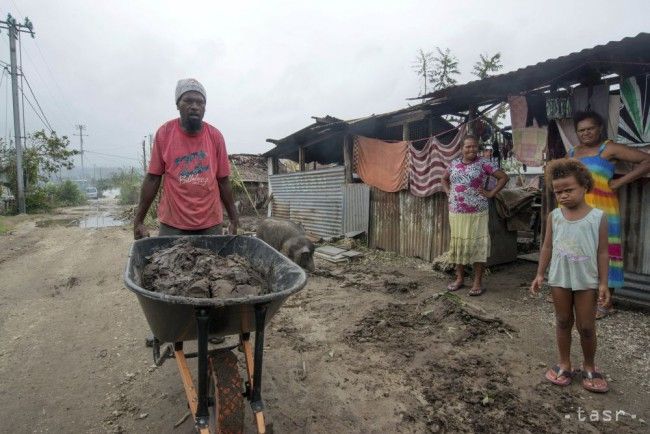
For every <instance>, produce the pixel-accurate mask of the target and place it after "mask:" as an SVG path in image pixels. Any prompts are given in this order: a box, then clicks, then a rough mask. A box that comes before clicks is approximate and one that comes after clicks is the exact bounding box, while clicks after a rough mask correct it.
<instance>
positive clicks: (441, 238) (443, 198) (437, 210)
mask: <svg viewBox="0 0 650 434" xmlns="http://www.w3.org/2000/svg"><path fill="white" fill-rule="evenodd" d="M430 199H431V208H432V212H433V213H432V217H431V224H432V226H433V228H432V231H431V233H432V237H431V260H434V259H435V258H436V257H438V256H440V255H442V254H443V253H444V252H446V251H447V250H448V249H449V241H450V240H451V230H450V228H449V201H448V200H447V194H446V193H442V192H440V193H436V194H434V195H433V196H431V197H430Z"/></svg>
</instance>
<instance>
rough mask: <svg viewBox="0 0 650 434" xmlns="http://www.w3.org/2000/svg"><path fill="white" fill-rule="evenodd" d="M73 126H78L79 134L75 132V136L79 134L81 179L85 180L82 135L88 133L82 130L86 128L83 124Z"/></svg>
mask: <svg viewBox="0 0 650 434" xmlns="http://www.w3.org/2000/svg"><path fill="white" fill-rule="evenodd" d="M75 128H79V134H75V136H79V146H80V149H81V152H80V154H79V155H81V179H82V180H83V181H84V182H85V181H86V170H85V168H84V136H86V137H88V134H84V130H85V129H86V126H85V125H81V124H79V125H75Z"/></svg>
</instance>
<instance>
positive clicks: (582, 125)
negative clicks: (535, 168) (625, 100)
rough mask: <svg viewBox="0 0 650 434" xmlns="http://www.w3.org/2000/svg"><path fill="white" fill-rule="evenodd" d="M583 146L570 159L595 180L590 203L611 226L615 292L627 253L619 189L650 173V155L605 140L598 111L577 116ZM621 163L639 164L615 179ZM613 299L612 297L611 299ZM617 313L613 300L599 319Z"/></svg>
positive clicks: (601, 308)
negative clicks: (581, 166) (618, 194)
mask: <svg viewBox="0 0 650 434" xmlns="http://www.w3.org/2000/svg"><path fill="white" fill-rule="evenodd" d="M574 122H575V127H576V133H577V135H578V140H579V141H580V144H579V145H578V146H576V147H575V148H572V149H570V150H569V157H573V158H577V159H578V160H580V161H582V163H584V165H585V166H587V168H588V169H589V171H590V172H591V175H592V177H593V178H594V189H593V190H592V191H591V193H587V195H586V197H585V199H586V201H587V203H588V204H589V205H590V206H592V207H594V208H598V209H601V210H602V211H603V212H605V214H606V215H607V222H608V224H609V231H608V232H609V279H608V280H609V288H610V292H613V291H614V290H615V289H616V288H621V287H622V286H623V251H622V249H621V216H620V211H619V205H618V196H617V194H616V190H618V189H619V188H620V187H622V186H623V185H625V184H629V183H630V182H632V181H634V180H635V179H637V178H640V177H642V176H643V175H645V174H647V173H649V172H650V155H648V154H646V153H644V152H641V151H639V150H636V149H632V148H630V147H628V146H625V145H622V144H620V143H615V142H613V141H611V140H606V141H603V140H602V137H603V125H604V122H603V119H602V118H601V117H600V115H599V114H598V113H595V112H578V113H576V115H575V116H574ZM617 161H625V162H629V163H637V164H636V166H635V167H634V169H633V170H631V171H630V172H628V173H626V174H625V175H623V176H622V177H620V178H616V179H614V169H615V164H616V162H617ZM610 299H611V298H610ZM611 312H613V306H612V304H611V301H610V303H609V305H607V306H600V305H599V306H598V310H597V313H596V318H598V319H600V318H603V317H605V316H607V315H609V314H610V313H611Z"/></svg>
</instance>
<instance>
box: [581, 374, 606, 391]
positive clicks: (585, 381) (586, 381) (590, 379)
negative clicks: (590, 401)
mask: <svg viewBox="0 0 650 434" xmlns="http://www.w3.org/2000/svg"><path fill="white" fill-rule="evenodd" d="M594 380H602V383H601V386H600V387H598V386H596V385H595V383H594ZM582 387H584V388H585V390H588V391H589V392H594V393H605V392H607V391H609V384H607V381H606V380H605V377H603V374H601V373H600V372H598V371H582Z"/></svg>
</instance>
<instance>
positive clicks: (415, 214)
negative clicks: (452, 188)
mask: <svg viewBox="0 0 650 434" xmlns="http://www.w3.org/2000/svg"><path fill="white" fill-rule="evenodd" d="M399 199H400V238H401V239H400V255H402V256H414V257H417V258H421V259H424V260H425V261H430V260H431V245H432V238H433V227H434V222H433V200H432V199H431V197H416V196H413V195H412V194H410V193H408V192H406V191H402V192H400V197H399Z"/></svg>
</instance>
